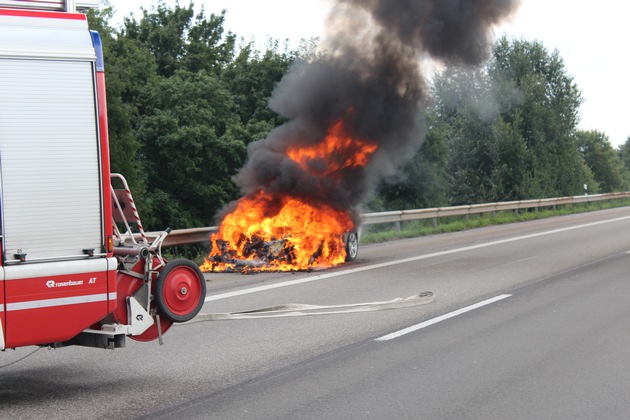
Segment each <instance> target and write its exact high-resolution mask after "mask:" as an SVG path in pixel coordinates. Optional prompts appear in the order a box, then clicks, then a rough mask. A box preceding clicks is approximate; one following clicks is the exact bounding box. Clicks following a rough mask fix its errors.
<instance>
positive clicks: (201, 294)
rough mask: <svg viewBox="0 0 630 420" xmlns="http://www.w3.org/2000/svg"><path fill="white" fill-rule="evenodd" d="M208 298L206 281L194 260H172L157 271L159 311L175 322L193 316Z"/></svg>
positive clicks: (188, 319) (156, 297)
mask: <svg viewBox="0 0 630 420" xmlns="http://www.w3.org/2000/svg"><path fill="white" fill-rule="evenodd" d="M205 298H206V280H205V278H204V277H203V274H202V273H201V270H200V269H199V267H197V265H195V264H194V263H193V262H192V261H189V260H186V259H175V260H172V261H169V262H168V263H167V264H166V266H165V267H164V269H162V271H160V273H159V274H158V278H157V281H156V283H155V301H156V304H157V307H158V309H159V311H160V312H161V313H162V315H164V317H166V318H167V319H170V320H171V321H173V322H186V321H190V320H191V319H193V318H194V317H195V316H196V315H197V314H198V313H199V311H200V310H201V307H202V306H203V304H204V301H205Z"/></svg>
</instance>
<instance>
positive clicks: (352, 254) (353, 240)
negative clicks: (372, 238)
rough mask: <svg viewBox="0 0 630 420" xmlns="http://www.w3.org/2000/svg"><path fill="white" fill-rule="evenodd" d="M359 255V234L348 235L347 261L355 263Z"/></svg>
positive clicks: (351, 233)
mask: <svg viewBox="0 0 630 420" xmlns="http://www.w3.org/2000/svg"><path fill="white" fill-rule="evenodd" d="M357 255H359V235H358V233H357V232H350V233H348V237H347V238H346V261H354V260H356V258H357Z"/></svg>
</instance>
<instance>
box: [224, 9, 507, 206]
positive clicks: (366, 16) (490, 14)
mask: <svg viewBox="0 0 630 420" xmlns="http://www.w3.org/2000/svg"><path fill="white" fill-rule="evenodd" d="M517 4H518V0H336V1H335V2H334V6H333V8H332V9H331V11H330V13H329V17H328V21H327V28H328V29H327V32H326V35H325V37H324V42H325V44H324V48H325V53H323V54H320V55H318V56H317V58H315V59H312V60H310V61H308V62H301V63H297V64H295V65H294V66H293V67H292V68H291V69H290V71H289V72H288V74H287V75H286V76H285V77H284V78H283V80H282V81H281V82H280V83H279V85H278V87H277V88H276V90H275V91H274V94H273V97H272V99H271V101H270V107H271V108H272V109H273V110H274V111H275V112H277V113H278V114H280V115H282V116H284V117H285V118H286V119H287V120H288V122H287V123H286V124H284V125H282V126H280V127H278V128H276V129H275V130H273V131H272V132H271V133H270V134H269V136H268V137H267V138H266V139H264V140H260V141H257V142H254V143H252V144H250V147H249V150H248V161H247V164H246V165H245V167H243V168H242V169H241V170H240V172H239V173H238V175H237V176H236V177H235V182H236V183H237V185H239V186H240V187H241V190H242V192H243V193H244V194H245V195H251V194H255V193H257V192H259V191H261V190H263V191H265V192H267V193H269V194H270V195H271V196H279V195H287V194H288V195H292V196H295V197H299V198H301V199H302V200H304V201H306V202H308V203H310V204H313V205H317V204H320V203H327V204H329V205H332V206H334V207H336V208H338V209H343V210H347V211H349V212H351V213H353V214H355V215H356V213H355V212H356V209H357V208H358V206H359V204H360V203H361V201H362V200H363V199H364V198H365V195H366V193H367V192H368V191H369V188H370V186H371V185H372V184H373V181H374V180H375V179H377V178H378V177H381V176H385V175H391V174H393V173H394V171H395V170H396V168H398V167H400V166H401V165H402V164H403V163H405V162H406V161H407V160H408V159H410V158H411V157H412V156H413V155H414V153H415V152H416V151H417V150H418V148H419V147H420V145H421V143H422V139H423V135H424V130H425V127H424V123H423V121H424V108H425V104H426V100H427V98H426V92H425V90H426V89H425V81H424V78H423V76H422V74H421V71H420V62H421V61H422V60H423V59H426V58H427V57H430V58H432V59H437V60H440V61H442V62H446V63H457V64H467V65H475V64H480V63H481V62H482V61H483V60H485V59H486V58H487V57H488V55H489V52H490V49H491V40H492V32H491V31H492V28H493V26H494V25H495V24H498V23H500V21H501V20H502V19H504V18H505V17H507V16H508V15H510V14H511V13H512V12H514V10H515V8H516V6H517ZM339 119H342V120H343V122H344V126H345V129H346V131H347V133H348V134H349V135H350V136H351V137H352V138H358V139H364V140H368V141H371V142H375V143H376V144H377V145H378V150H377V152H375V154H374V155H372V158H371V161H370V163H369V164H368V165H367V166H365V167H361V168H346V169H343V170H341V171H340V173H336V174H335V175H334V177H326V176H321V171H305V170H304V169H303V168H302V167H300V166H299V165H298V164H297V163H296V162H294V161H292V160H291V159H289V158H288V157H287V156H286V154H285V151H286V149H287V148H288V147H291V146H295V145H305V146H307V145H313V144H316V143H318V142H321V141H322V140H323V139H324V137H325V136H326V133H327V130H328V129H329V127H330V126H331V124H333V123H334V122H335V121H338V120H339ZM311 164H312V165H313V166H317V165H321V164H324V163H322V162H317V160H315V161H313V162H312V163H311ZM229 211H230V207H228V208H227V209H226V210H225V211H224V214H225V213H228V212H229Z"/></svg>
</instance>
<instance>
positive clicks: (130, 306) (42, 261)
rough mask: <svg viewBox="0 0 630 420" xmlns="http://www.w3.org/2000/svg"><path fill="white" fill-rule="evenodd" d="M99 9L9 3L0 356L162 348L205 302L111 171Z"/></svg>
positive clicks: (196, 279)
mask: <svg viewBox="0 0 630 420" xmlns="http://www.w3.org/2000/svg"><path fill="white" fill-rule="evenodd" d="M97 5H98V0H46V1H38V0H0V241H1V251H2V252H1V256H0V258H1V260H0V350H4V349H9V348H16V347H21V346H29V345H41V346H52V347H62V346H66V345H85V346H92V347H101V348H112V349H113V348H117V347H124V343H125V337H127V336H129V337H130V338H133V339H135V340H139V341H149V340H154V339H156V338H159V339H160V342H161V337H162V334H163V333H164V332H166V331H167V330H168V328H169V327H170V326H171V325H172V324H173V323H174V322H185V321H188V320H190V319H191V318H193V317H194V316H195V315H196V314H197V313H198V312H199V310H200V309H201V307H202V306H203V303H204V299H205V292H206V286H205V279H204V277H203V275H202V273H201V271H200V270H199V268H198V267H197V266H196V265H195V264H193V263H192V262H191V261H188V260H184V259H175V260H172V261H166V260H165V258H164V257H163V256H162V252H161V245H162V243H163V241H164V238H165V237H166V235H168V233H169V230H168V229H167V230H165V231H164V232H160V233H159V234H157V235H154V236H152V237H149V236H148V235H147V234H145V232H144V230H143V228H142V223H141V221H140V218H139V217H138V213H137V211H136V208H135V204H134V201H133V198H132V196H131V192H130V191H129V188H128V187H127V185H126V182H125V180H124V178H123V177H122V176H121V175H118V174H110V165H109V164H110V162H109V148H108V134H107V115H106V110H107V106H106V99H105V74H104V65H103V53H102V46H101V40H100V37H99V35H98V33H96V32H91V31H90V30H89V29H88V24H87V20H86V16H85V15H84V14H82V13H78V12H77V11H81V9H83V8H86V7H94V6H97ZM112 181H113V182H112ZM114 187H116V188H114Z"/></svg>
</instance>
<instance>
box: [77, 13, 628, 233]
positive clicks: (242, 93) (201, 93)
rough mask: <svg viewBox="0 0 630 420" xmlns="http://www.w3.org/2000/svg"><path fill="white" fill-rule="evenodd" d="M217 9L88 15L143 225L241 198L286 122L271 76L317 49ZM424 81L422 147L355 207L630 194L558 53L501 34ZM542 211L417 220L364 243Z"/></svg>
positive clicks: (197, 223) (208, 220)
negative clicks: (255, 150)
mask: <svg viewBox="0 0 630 420" xmlns="http://www.w3.org/2000/svg"><path fill="white" fill-rule="evenodd" d="M225 13H229V11H227V12H225ZM225 13H222V14H219V15H215V14H211V15H206V14H204V12H203V11H202V12H200V13H198V14H195V11H194V8H193V6H192V4H189V5H187V6H180V5H176V6H174V7H172V8H171V7H169V6H167V5H165V4H163V3H156V5H155V6H154V7H153V8H152V9H151V10H147V11H144V13H143V14H142V16H139V17H137V18H136V17H128V18H126V19H125V20H124V22H123V24H122V25H121V26H120V27H113V26H112V25H111V24H110V22H111V20H112V16H113V9H112V8H111V7H110V6H108V5H107V3H106V4H105V6H104V7H102V8H101V10H98V11H95V12H94V11H93V12H90V14H89V15H88V18H89V20H90V25H91V27H92V28H93V29H96V30H98V31H99V32H100V33H101V35H102V36H103V45H104V50H105V51H104V53H105V60H106V61H105V62H106V66H105V71H106V78H107V95H108V115H109V126H110V148H111V165H112V171H113V172H120V173H122V174H123V175H125V177H126V178H127V179H128V181H129V183H130V186H131V189H132V191H133V194H134V198H135V202H136V203H137V204H138V208H139V211H140V215H141V217H142V219H143V224H144V226H145V228H146V229H147V230H161V229H164V228H166V227H170V228H172V229H183V228H192V227H203V226H212V225H215V224H216V222H217V220H216V219H215V216H216V215H217V214H218V213H219V211H220V210H221V209H222V208H224V206H226V205H227V204H228V203H229V202H230V201H232V200H235V199H237V198H239V196H240V194H241V193H240V191H239V190H238V188H237V187H236V186H235V184H234V183H233V182H232V177H233V176H234V175H235V174H236V173H237V172H238V170H239V169H240V168H242V167H243V165H244V164H245V161H246V158H247V148H248V145H250V144H251V143H252V142H253V141H256V140H260V139H263V138H265V137H266V135H267V133H269V132H270V131H271V130H272V129H273V128H274V127H276V126H278V125H280V124H282V123H283V122H284V120H283V119H282V118H281V117H279V116H278V115H277V114H276V113H274V112H273V111H272V110H271V109H270V108H269V106H268V102H269V99H270V97H271V95H272V92H273V91H274V88H275V86H276V84H277V83H278V82H279V81H280V80H281V79H282V77H283V76H284V75H285V74H286V72H287V70H288V69H289V67H290V66H291V65H292V64H293V63H295V62H298V61H304V60H307V61H308V60H310V59H312V58H313V57H314V56H315V55H316V54H323V53H321V52H317V51H316V49H315V46H316V43H317V40H302V42H301V44H300V46H299V47H297V48H295V49H292V48H290V47H288V46H287V45H288V44H285V43H283V42H282V41H279V40H268V42H267V46H266V48H264V49H263V50H259V49H258V48H257V47H256V44H255V43H254V42H252V41H245V40H243V39H242V38H241V37H239V34H235V33H231V32H228V31H226V30H225V28H224V20H225V16H226V14H225ZM428 87H429V91H430V97H427V98H425V99H424V100H425V101H426V104H427V108H426V113H425V114H424V115H418V118H421V119H423V120H424V121H425V123H426V130H425V138H424V142H423V143H422V146H421V147H420V149H419V150H417V152H416V153H415V154H414V155H410V156H409V161H408V163H407V164H406V165H405V166H404V167H402V168H399V171H398V172H397V173H396V175H394V176H391V177H389V178H388V179H381V180H376V183H375V185H374V186H373V193H372V194H371V195H370V196H369V197H368V198H366V199H365V201H364V203H363V205H362V211H365V212H378V211H388V210H405V209H417V208H429V207H441V206H451V205H460V204H476V203H486V202H498V201H511V200H527V199H534V198H548V197H562V196H572V195H581V194H584V192H585V191H584V188H585V186H586V189H587V191H588V193H589V194H595V193H605V192H614V191H626V190H628V186H629V185H630V139H628V141H626V143H625V144H623V145H621V146H620V147H618V148H614V147H613V146H612V145H611V143H610V141H609V138H608V136H607V135H606V134H605V129H606V127H602V131H582V130H579V129H578V123H579V107H580V105H581V104H582V102H583V99H582V96H581V92H580V88H579V86H578V85H577V84H576V83H575V80H574V79H573V77H572V76H571V75H570V72H568V71H567V69H566V67H565V65H564V61H563V60H562V57H561V52H559V51H549V50H548V49H547V48H545V46H544V45H543V44H542V43H540V42H539V41H537V40H528V39H508V38H502V39H499V40H498V42H497V43H496V45H495V46H494V50H493V54H492V57H491V58H490V59H489V60H488V61H487V62H486V63H485V64H484V65H483V66H481V67H479V68H474V69H471V68H462V67H454V66H448V65H447V66H445V67H444V69H443V70H442V71H441V72H440V73H438V74H436V75H435V76H434V77H433V78H432V79H431V80H428ZM576 207H578V206H576ZM574 210H576V209H562V210H558V212H564V211H574ZM546 214H547V212H544V211H541V212H540V213H532V212H526V213H521V214H519V215H514V214H511V215H497V217H495V218H493V219H491V218H488V217H478V218H475V217H471V218H469V220H468V221H467V222H462V221H450V222H449V221H444V220H440V223H439V225H438V226H437V227H432V226H424V225H423V223H418V226H417V227H416V226H415V225H413V224H412V225H409V226H408V225H405V226H403V228H402V230H401V231H400V232H390V233H385V232H378V231H375V232H371V231H369V232H366V235H365V236H364V238H363V240H364V241H372V240H385V239H384V238H386V237H390V238H394V237H404V236H405V235H414V236H416V235H418V234H427V233H428V232H443V231H449V230H453V229H460V228H466V227H472V226H483V225H485V224H494V223H506V222H507V221H515V220H525V219H526V218H537V217H544V216H545V215H546ZM554 214H557V213H554ZM370 238H374V239H370Z"/></svg>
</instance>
